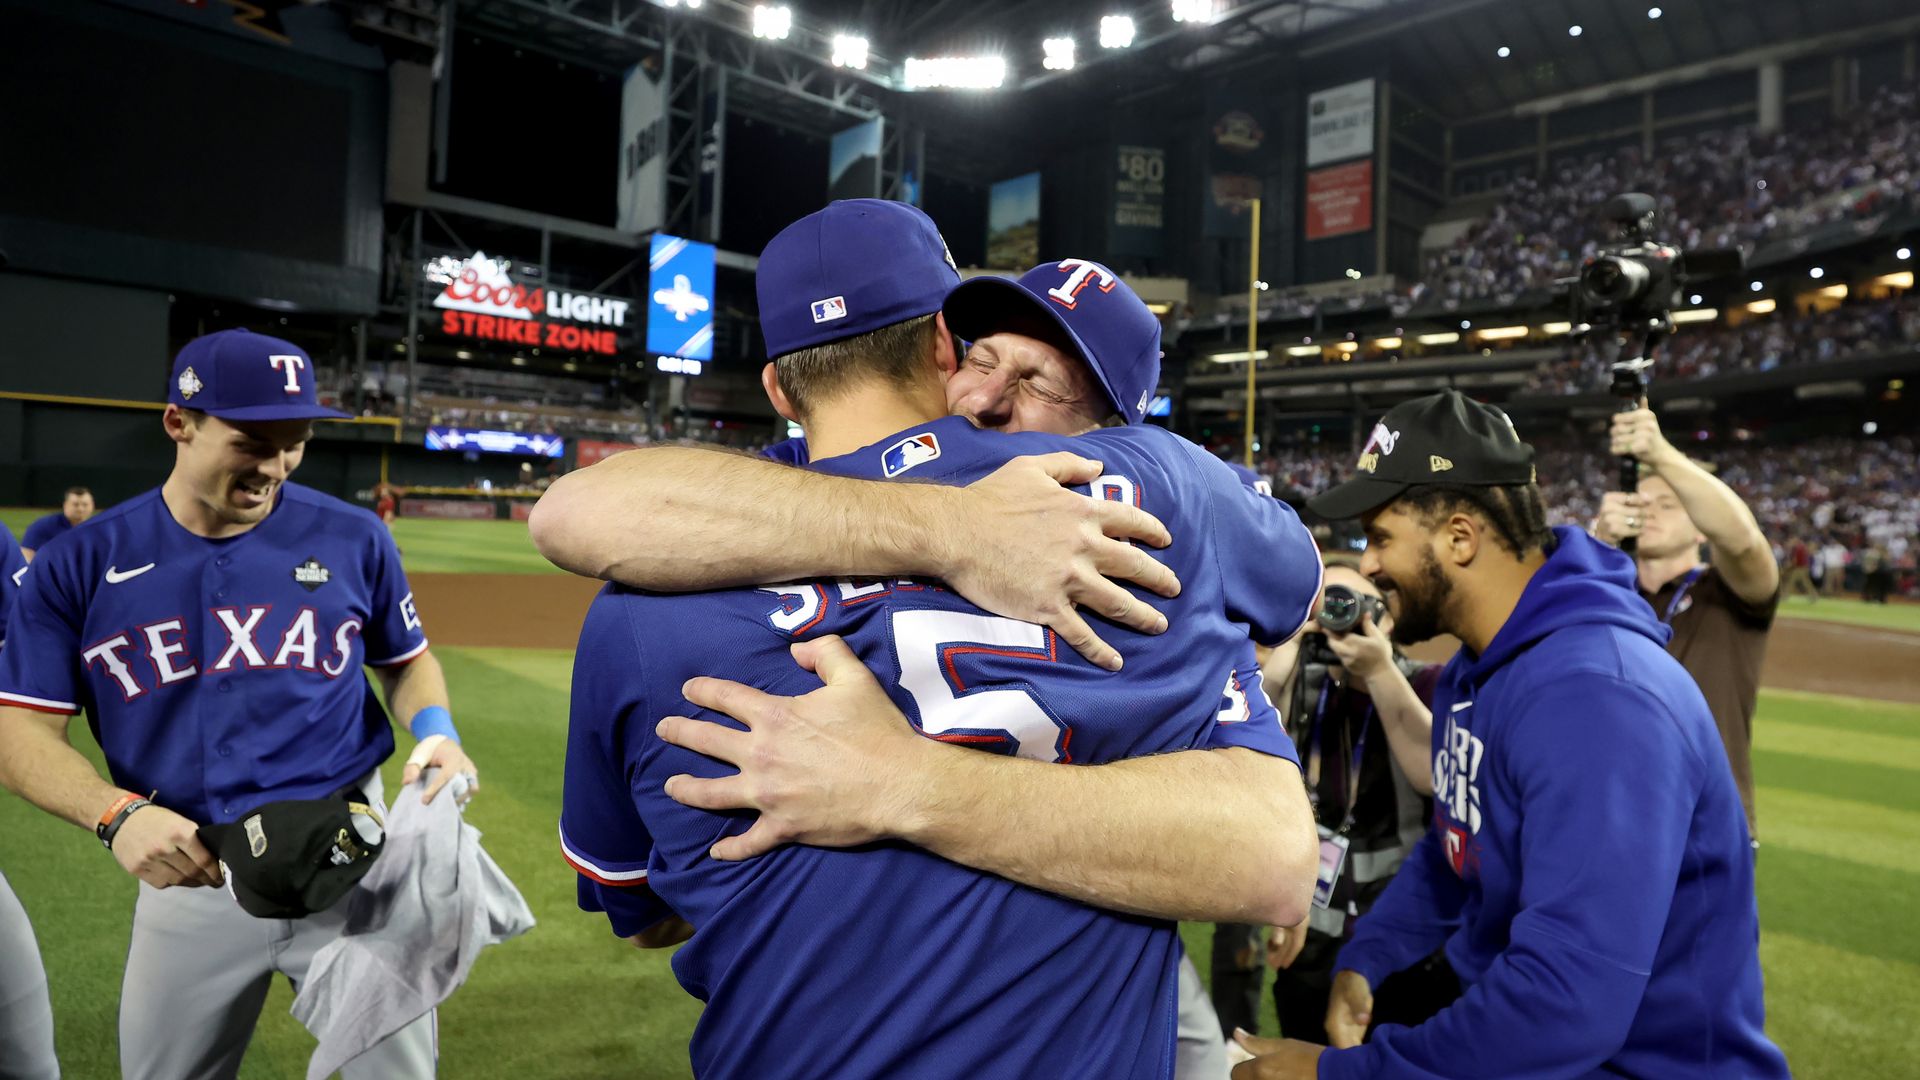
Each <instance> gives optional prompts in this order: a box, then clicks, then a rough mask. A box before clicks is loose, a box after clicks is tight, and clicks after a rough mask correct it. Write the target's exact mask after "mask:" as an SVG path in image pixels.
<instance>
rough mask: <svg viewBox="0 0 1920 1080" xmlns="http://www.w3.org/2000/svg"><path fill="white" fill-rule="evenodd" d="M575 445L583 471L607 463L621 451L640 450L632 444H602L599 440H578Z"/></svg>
mask: <svg viewBox="0 0 1920 1080" xmlns="http://www.w3.org/2000/svg"><path fill="white" fill-rule="evenodd" d="M573 445H574V448H575V450H576V452H577V453H578V455H579V461H580V467H581V468H583V469H584V468H586V467H587V466H589V465H595V464H598V463H600V462H602V461H605V460H607V459H608V458H610V457H612V456H613V455H615V454H618V453H620V452H621V451H624V450H638V449H639V447H637V446H635V445H634V444H632V443H624V442H602V441H600V440H598V439H578V440H575V442H574V444H573Z"/></svg>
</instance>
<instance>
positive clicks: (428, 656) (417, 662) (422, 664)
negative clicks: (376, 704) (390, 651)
mask: <svg viewBox="0 0 1920 1080" xmlns="http://www.w3.org/2000/svg"><path fill="white" fill-rule="evenodd" d="M379 670H380V673H381V677H382V680H383V682H384V683H385V690H386V692H387V708H388V710H389V711H391V712H392V713H393V716H394V719H396V720H398V721H400V723H401V725H402V726H406V725H408V724H409V723H410V722H411V721H412V720H413V718H414V716H415V715H417V714H418V713H419V712H420V710H421V709H424V708H427V707H428V706H430V705H438V706H440V707H441V708H443V709H445V708H448V707H449V706H450V702H449V701H448V699H447V676H446V672H445V671H444V670H442V669H441V667H440V661H439V660H438V659H437V658H436V657H435V656H434V655H433V653H432V651H431V650H429V651H427V652H423V653H421V654H420V655H419V656H416V657H414V658H413V659H412V660H410V661H408V662H407V663H405V664H402V665H400V666H398V667H392V668H381V669H379Z"/></svg>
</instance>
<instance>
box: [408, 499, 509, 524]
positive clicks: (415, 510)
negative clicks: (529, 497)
mask: <svg viewBox="0 0 1920 1080" xmlns="http://www.w3.org/2000/svg"><path fill="white" fill-rule="evenodd" d="M400 516H401V517H410V518H441V519H444V520H453V521H492V520H493V519H494V518H495V517H496V516H498V515H497V514H496V513H495V512H494V509H493V500H492V499H401V500H400Z"/></svg>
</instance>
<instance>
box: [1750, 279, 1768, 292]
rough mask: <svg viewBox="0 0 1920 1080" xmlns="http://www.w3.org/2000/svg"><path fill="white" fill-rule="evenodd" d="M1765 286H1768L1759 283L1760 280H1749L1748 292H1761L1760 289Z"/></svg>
mask: <svg viewBox="0 0 1920 1080" xmlns="http://www.w3.org/2000/svg"><path fill="white" fill-rule="evenodd" d="M1764 288H1766V286H1764V285H1762V284H1760V283H1759V282H1757V281H1749V282H1747V291H1748V292H1759V291H1760V290H1761V289H1764Z"/></svg>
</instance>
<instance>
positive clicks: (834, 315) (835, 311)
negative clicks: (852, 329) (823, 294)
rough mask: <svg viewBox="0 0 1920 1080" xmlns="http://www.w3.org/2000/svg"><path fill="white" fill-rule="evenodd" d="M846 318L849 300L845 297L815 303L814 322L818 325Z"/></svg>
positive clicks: (828, 298) (835, 297)
mask: <svg viewBox="0 0 1920 1080" xmlns="http://www.w3.org/2000/svg"><path fill="white" fill-rule="evenodd" d="M846 317H847V298H846V297H844V296H829V297H827V298H826V299H825V300H815V301H814V302H813V321H814V322H816V323H823V322H832V321H833V320H835V319H844V318H846Z"/></svg>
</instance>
